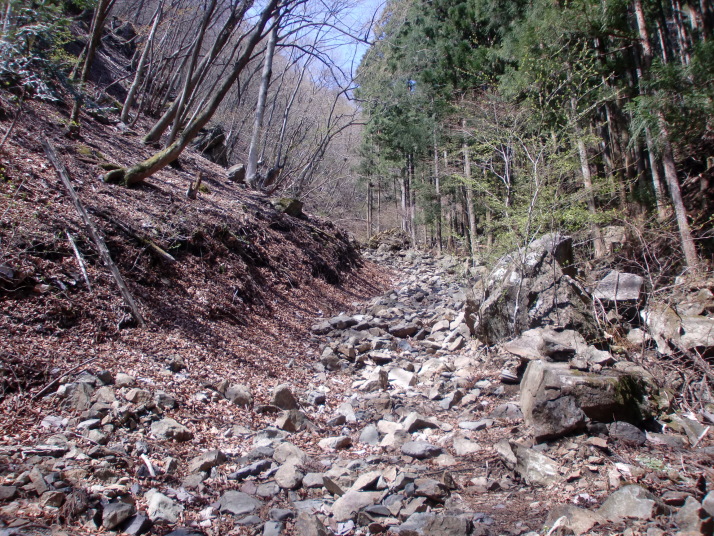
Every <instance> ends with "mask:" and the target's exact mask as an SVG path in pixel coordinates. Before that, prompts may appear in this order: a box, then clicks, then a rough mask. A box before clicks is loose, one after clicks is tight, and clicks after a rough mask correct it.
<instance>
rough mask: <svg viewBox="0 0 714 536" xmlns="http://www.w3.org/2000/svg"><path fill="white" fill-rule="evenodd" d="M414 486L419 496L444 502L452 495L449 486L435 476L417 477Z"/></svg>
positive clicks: (415, 492)
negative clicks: (434, 477)
mask: <svg viewBox="0 0 714 536" xmlns="http://www.w3.org/2000/svg"><path fill="white" fill-rule="evenodd" d="M414 488H415V489H414V494H415V495H416V496H417V497H426V498H427V499H431V500H432V501H437V502H444V500H445V499H446V498H447V497H448V496H449V495H450V492H449V488H447V487H446V486H445V485H444V484H443V483H441V482H439V481H438V480H434V479H433V478H417V479H416V480H415V481H414Z"/></svg>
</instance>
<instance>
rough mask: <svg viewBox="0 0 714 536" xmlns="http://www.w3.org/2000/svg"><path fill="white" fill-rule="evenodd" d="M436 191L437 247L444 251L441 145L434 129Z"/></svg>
mask: <svg viewBox="0 0 714 536" xmlns="http://www.w3.org/2000/svg"><path fill="white" fill-rule="evenodd" d="M434 193H435V194H436V247H437V248H438V250H439V252H440V253H441V251H443V247H444V246H443V243H442V240H441V218H442V213H443V208H442V202H443V201H442V198H441V177H440V176H439V147H438V146H437V144H436V131H434Z"/></svg>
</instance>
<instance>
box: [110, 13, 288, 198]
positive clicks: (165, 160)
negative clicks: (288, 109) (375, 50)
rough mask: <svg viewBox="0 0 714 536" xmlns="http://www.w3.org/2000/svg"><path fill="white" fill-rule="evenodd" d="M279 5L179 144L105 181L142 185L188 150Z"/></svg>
mask: <svg viewBox="0 0 714 536" xmlns="http://www.w3.org/2000/svg"><path fill="white" fill-rule="evenodd" d="M277 4H278V0H270V2H269V4H268V5H267V6H266V7H265V8H264V9H263V11H262V13H261V16H260V19H259V20H258V22H256V23H255V25H254V26H253V29H252V30H251V32H250V37H249V38H248V41H247V42H246V44H245V48H244V49H243V50H242V51H241V54H240V56H239V57H238V59H237V60H236V62H235V64H234V66H233V70H232V71H231V72H230V73H229V74H228V76H226V77H225V78H224V79H223V80H222V82H221V84H220V85H219V87H218V88H217V89H216V91H215V92H214V94H213V95H212V97H211V98H210V100H209V101H208V103H207V104H206V105H205V106H204V107H203V110H202V111H201V113H199V114H198V115H197V116H196V117H195V118H194V119H193V120H191V122H190V123H189V124H188V125H186V128H185V129H184V131H183V132H182V133H181V135H180V136H179V137H178V138H177V139H176V141H175V142H173V143H172V144H171V145H169V146H168V147H166V148H165V149H163V150H161V151H159V152H157V153H156V154H154V155H153V156H151V157H149V158H147V159H146V160H144V161H143V162H140V163H138V164H136V165H134V166H132V167H130V168H126V169H117V170H113V171H110V172H109V173H107V174H106V175H105V176H104V181H105V182H121V183H124V184H125V185H126V186H131V185H134V184H138V183H140V182H142V181H143V180H144V179H146V178H147V177H149V176H151V175H153V174H154V173H156V172H157V171H159V170H160V169H162V168H164V167H165V166H167V165H168V164H170V163H171V162H173V161H174V160H176V159H177V158H178V157H179V155H180V154H181V152H182V151H183V150H184V148H185V147H186V146H187V145H188V144H189V143H190V142H191V140H193V139H194V138H195V137H196V135H197V134H198V132H199V131H200V130H201V129H202V128H203V127H204V126H205V125H206V124H207V123H208V122H209V121H210V120H211V118H212V117H213V114H214V113H216V110H217V109H218V106H219V105H220V104H221V102H222V101H223V99H224V98H225V96H226V94H227V93H228V91H229V90H230V88H231V87H232V86H233V84H234V83H235V82H236V80H238V77H239V76H240V74H241V72H243V69H245V67H246V65H248V62H249V61H250V59H251V57H252V55H253V50H254V49H255V47H256V45H257V44H258V43H259V42H260V40H261V39H262V38H263V30H264V29H265V26H266V24H267V23H268V20H269V19H270V18H271V17H272V16H273V13H274V11H275V9H276V6H277Z"/></svg>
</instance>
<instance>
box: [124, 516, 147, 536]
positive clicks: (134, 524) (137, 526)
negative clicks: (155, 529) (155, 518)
mask: <svg viewBox="0 0 714 536" xmlns="http://www.w3.org/2000/svg"><path fill="white" fill-rule="evenodd" d="M150 529H151V520H150V519H149V518H148V517H147V516H145V515H141V514H136V515H135V516H134V517H132V518H131V520H129V522H128V523H127V524H126V526H125V527H124V529H123V531H124V534H129V536H139V535H140V534H144V533H145V532H149V530H150Z"/></svg>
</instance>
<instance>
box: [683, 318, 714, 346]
mask: <svg viewBox="0 0 714 536" xmlns="http://www.w3.org/2000/svg"><path fill="white" fill-rule="evenodd" d="M682 331H683V333H682V336H681V338H680V343H681V345H682V346H684V347H685V348H686V349H687V350H696V351H698V352H700V353H706V352H707V351H709V350H711V349H712V348H714V318H712V317H710V316H683V317H682Z"/></svg>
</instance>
